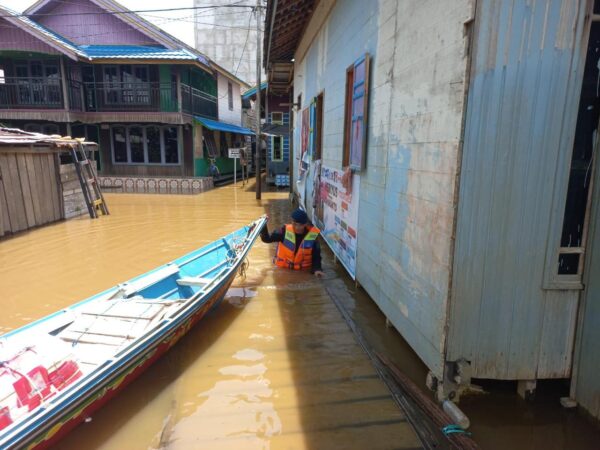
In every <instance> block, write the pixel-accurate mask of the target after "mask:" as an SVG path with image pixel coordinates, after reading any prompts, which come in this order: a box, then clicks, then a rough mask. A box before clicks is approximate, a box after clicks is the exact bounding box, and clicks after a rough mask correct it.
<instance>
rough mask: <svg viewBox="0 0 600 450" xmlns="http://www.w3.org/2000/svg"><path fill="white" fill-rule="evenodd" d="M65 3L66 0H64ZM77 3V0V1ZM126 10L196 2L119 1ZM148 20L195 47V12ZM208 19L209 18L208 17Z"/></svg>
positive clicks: (19, 3)
mask: <svg viewBox="0 0 600 450" xmlns="http://www.w3.org/2000/svg"><path fill="white" fill-rule="evenodd" d="M63 1H65V0H63ZM75 1H76V0H75ZM117 1H118V2H119V3H120V4H121V5H123V6H125V7H126V8H128V9H130V10H132V11H136V10H147V9H165V8H189V7H192V6H194V0H168V1H164V0H117ZM34 3H35V0H0V5H2V6H6V7H7V8H10V9H13V10H15V11H18V12H22V11H24V10H25V9H27V8H28V7H29V6H30V5H32V4H34ZM209 14H212V13H211V12H201V13H200V15H209ZM140 15H141V16H142V17H144V18H145V19H146V20H148V21H150V22H152V23H153V24H155V25H157V26H159V27H161V28H162V29H163V30H165V31H166V32H167V33H170V34H172V35H173V36H175V37H176V38H178V39H179V40H181V41H183V42H185V43H186V44H188V45H189V46H191V47H194V11H193V10H191V9H190V10H187V11H172V12H167V11H161V12H155V13H144V14H140ZM207 19H208V17H207Z"/></svg>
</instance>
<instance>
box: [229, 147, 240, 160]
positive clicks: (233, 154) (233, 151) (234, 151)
mask: <svg viewBox="0 0 600 450" xmlns="http://www.w3.org/2000/svg"><path fill="white" fill-rule="evenodd" d="M241 150H242V149H241V148H230V149H229V157H230V158H239V157H240V151H241Z"/></svg>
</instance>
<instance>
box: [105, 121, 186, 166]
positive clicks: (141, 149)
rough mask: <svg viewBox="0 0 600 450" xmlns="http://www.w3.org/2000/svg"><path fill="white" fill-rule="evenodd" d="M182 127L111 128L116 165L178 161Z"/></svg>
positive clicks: (121, 126) (173, 162) (119, 126)
mask: <svg viewBox="0 0 600 450" xmlns="http://www.w3.org/2000/svg"><path fill="white" fill-rule="evenodd" d="M180 140H181V139H180V137H179V128H178V127H160V126H157V125H149V126H141V125H132V126H123V125H116V126H113V127H112V128H111V142H112V152H113V161H114V163H115V164H163V165H165V164H166V165H172V164H179V160H180V157H179V143H180Z"/></svg>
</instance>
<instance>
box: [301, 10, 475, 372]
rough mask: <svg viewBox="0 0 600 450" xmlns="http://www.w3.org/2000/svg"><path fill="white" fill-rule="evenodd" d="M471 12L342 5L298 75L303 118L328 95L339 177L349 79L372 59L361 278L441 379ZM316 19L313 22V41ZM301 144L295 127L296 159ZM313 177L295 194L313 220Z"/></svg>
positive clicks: (327, 143) (328, 149)
mask: <svg viewBox="0 0 600 450" xmlns="http://www.w3.org/2000/svg"><path fill="white" fill-rule="evenodd" d="M472 3H473V2H472V0H461V1H452V2H447V4H446V3H444V5H443V7H440V2H439V1H436V0H426V1H423V0H421V1H417V0H403V1H397V0H392V1H390V0H387V1H383V0H381V1H377V2H376V1H369V2H365V1H363V0H352V1H350V0H345V1H338V2H336V3H335V6H333V8H332V10H331V13H330V15H329V16H328V17H327V19H326V20H325V22H324V23H323V25H322V26H321V27H320V28H319V30H317V31H316V32H315V35H308V36H307V35H305V37H304V38H303V40H302V42H301V44H300V48H304V45H305V44H306V45H307V47H306V48H307V50H306V56H305V57H303V58H301V57H299V56H298V55H296V65H295V68H294V77H295V78H294V95H295V96H298V95H299V94H302V101H303V105H302V109H303V108H304V107H306V105H307V104H308V102H310V100H311V99H312V98H313V97H314V96H316V95H317V94H319V92H321V91H323V92H324V118H323V165H324V166H326V167H335V168H341V160H342V143H343V130H344V104H345V99H344V97H345V91H344V86H345V75H346V67H348V66H349V65H350V64H352V63H354V62H355V61H356V60H357V59H358V58H359V57H361V56H362V55H364V54H365V53H366V52H368V53H369V54H370V56H371V74H370V80H369V85H370V88H369V95H370V100H369V118H368V137H367V156H366V158H367V163H366V168H365V170H363V171H361V172H360V173H359V175H360V193H359V197H360V201H359V205H360V206H359V219H358V252H357V266H356V275H357V279H358V281H359V282H360V284H361V285H362V286H363V287H364V288H365V290H366V291H367V292H368V293H369V295H370V296H371V297H372V298H373V300H374V301H375V302H376V303H377V305H378V306H379V307H380V308H381V310H382V311H383V312H384V313H385V315H386V316H387V317H388V318H389V319H390V321H391V322H392V323H393V324H394V326H395V327H396V328H397V329H398V330H399V332H400V333H401V334H402V335H403V336H404V338H405V339H406V340H407V341H408V342H409V344H410V345H411V346H412V348H413V349H414V350H415V351H416V353H417V354H418V355H419V357H420V358H421V359H422V360H423V361H424V362H425V363H426V364H427V365H428V367H429V368H430V369H431V370H433V371H434V372H435V373H436V374H437V375H438V376H439V375H440V374H441V371H442V368H443V359H444V358H443V356H444V343H445V338H446V334H445V331H446V330H445V324H446V318H447V297H448V289H449V281H450V272H451V243H452V231H453V226H454V206H455V205H454V202H455V198H454V190H455V179H456V172H457V169H458V166H457V162H458V154H459V148H460V136H461V130H462V128H461V127H462V118H463V105H464V102H463V101H464V88H465V79H466V75H467V70H466V68H467V58H466V54H465V48H466V40H467V39H466V35H465V34H464V23H465V22H467V21H469V20H470V18H471V16H472ZM320 19H322V18H319V17H317V16H315V15H313V19H312V20H311V23H310V24H309V25H308V27H307V30H312V29H313V26H312V24H314V23H317V22H318V21H319V20H320ZM297 119H298V118H297V117H296V119H295V120H294V123H296V124H298V123H299V120H297ZM299 138H300V136H299V127H298V126H296V129H295V133H294V139H295V141H294V149H295V150H296V157H298V149H299V148H300V145H299ZM294 166H295V167H297V165H296V163H294ZM294 176H295V177H297V173H295V174H294ZM312 176H313V171H312V169H311V171H309V174H308V176H307V177H306V178H307V181H306V182H305V183H304V184H301V185H300V186H299V187H298V186H295V187H296V188H297V189H298V190H299V193H300V195H301V197H302V199H303V200H304V202H305V204H306V205H308V208H311V206H312V194H311V191H312V186H313V183H312ZM306 187H308V188H306Z"/></svg>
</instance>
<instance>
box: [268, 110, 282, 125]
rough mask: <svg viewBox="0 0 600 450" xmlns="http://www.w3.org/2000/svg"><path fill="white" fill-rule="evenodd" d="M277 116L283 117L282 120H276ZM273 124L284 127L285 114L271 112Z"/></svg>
mask: <svg viewBox="0 0 600 450" xmlns="http://www.w3.org/2000/svg"><path fill="white" fill-rule="evenodd" d="M275 114H279V116H280V117H281V119H280V120H275V119H274V116H275ZM270 123H271V124H277V125H283V112H282V111H273V112H271V122H270Z"/></svg>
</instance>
